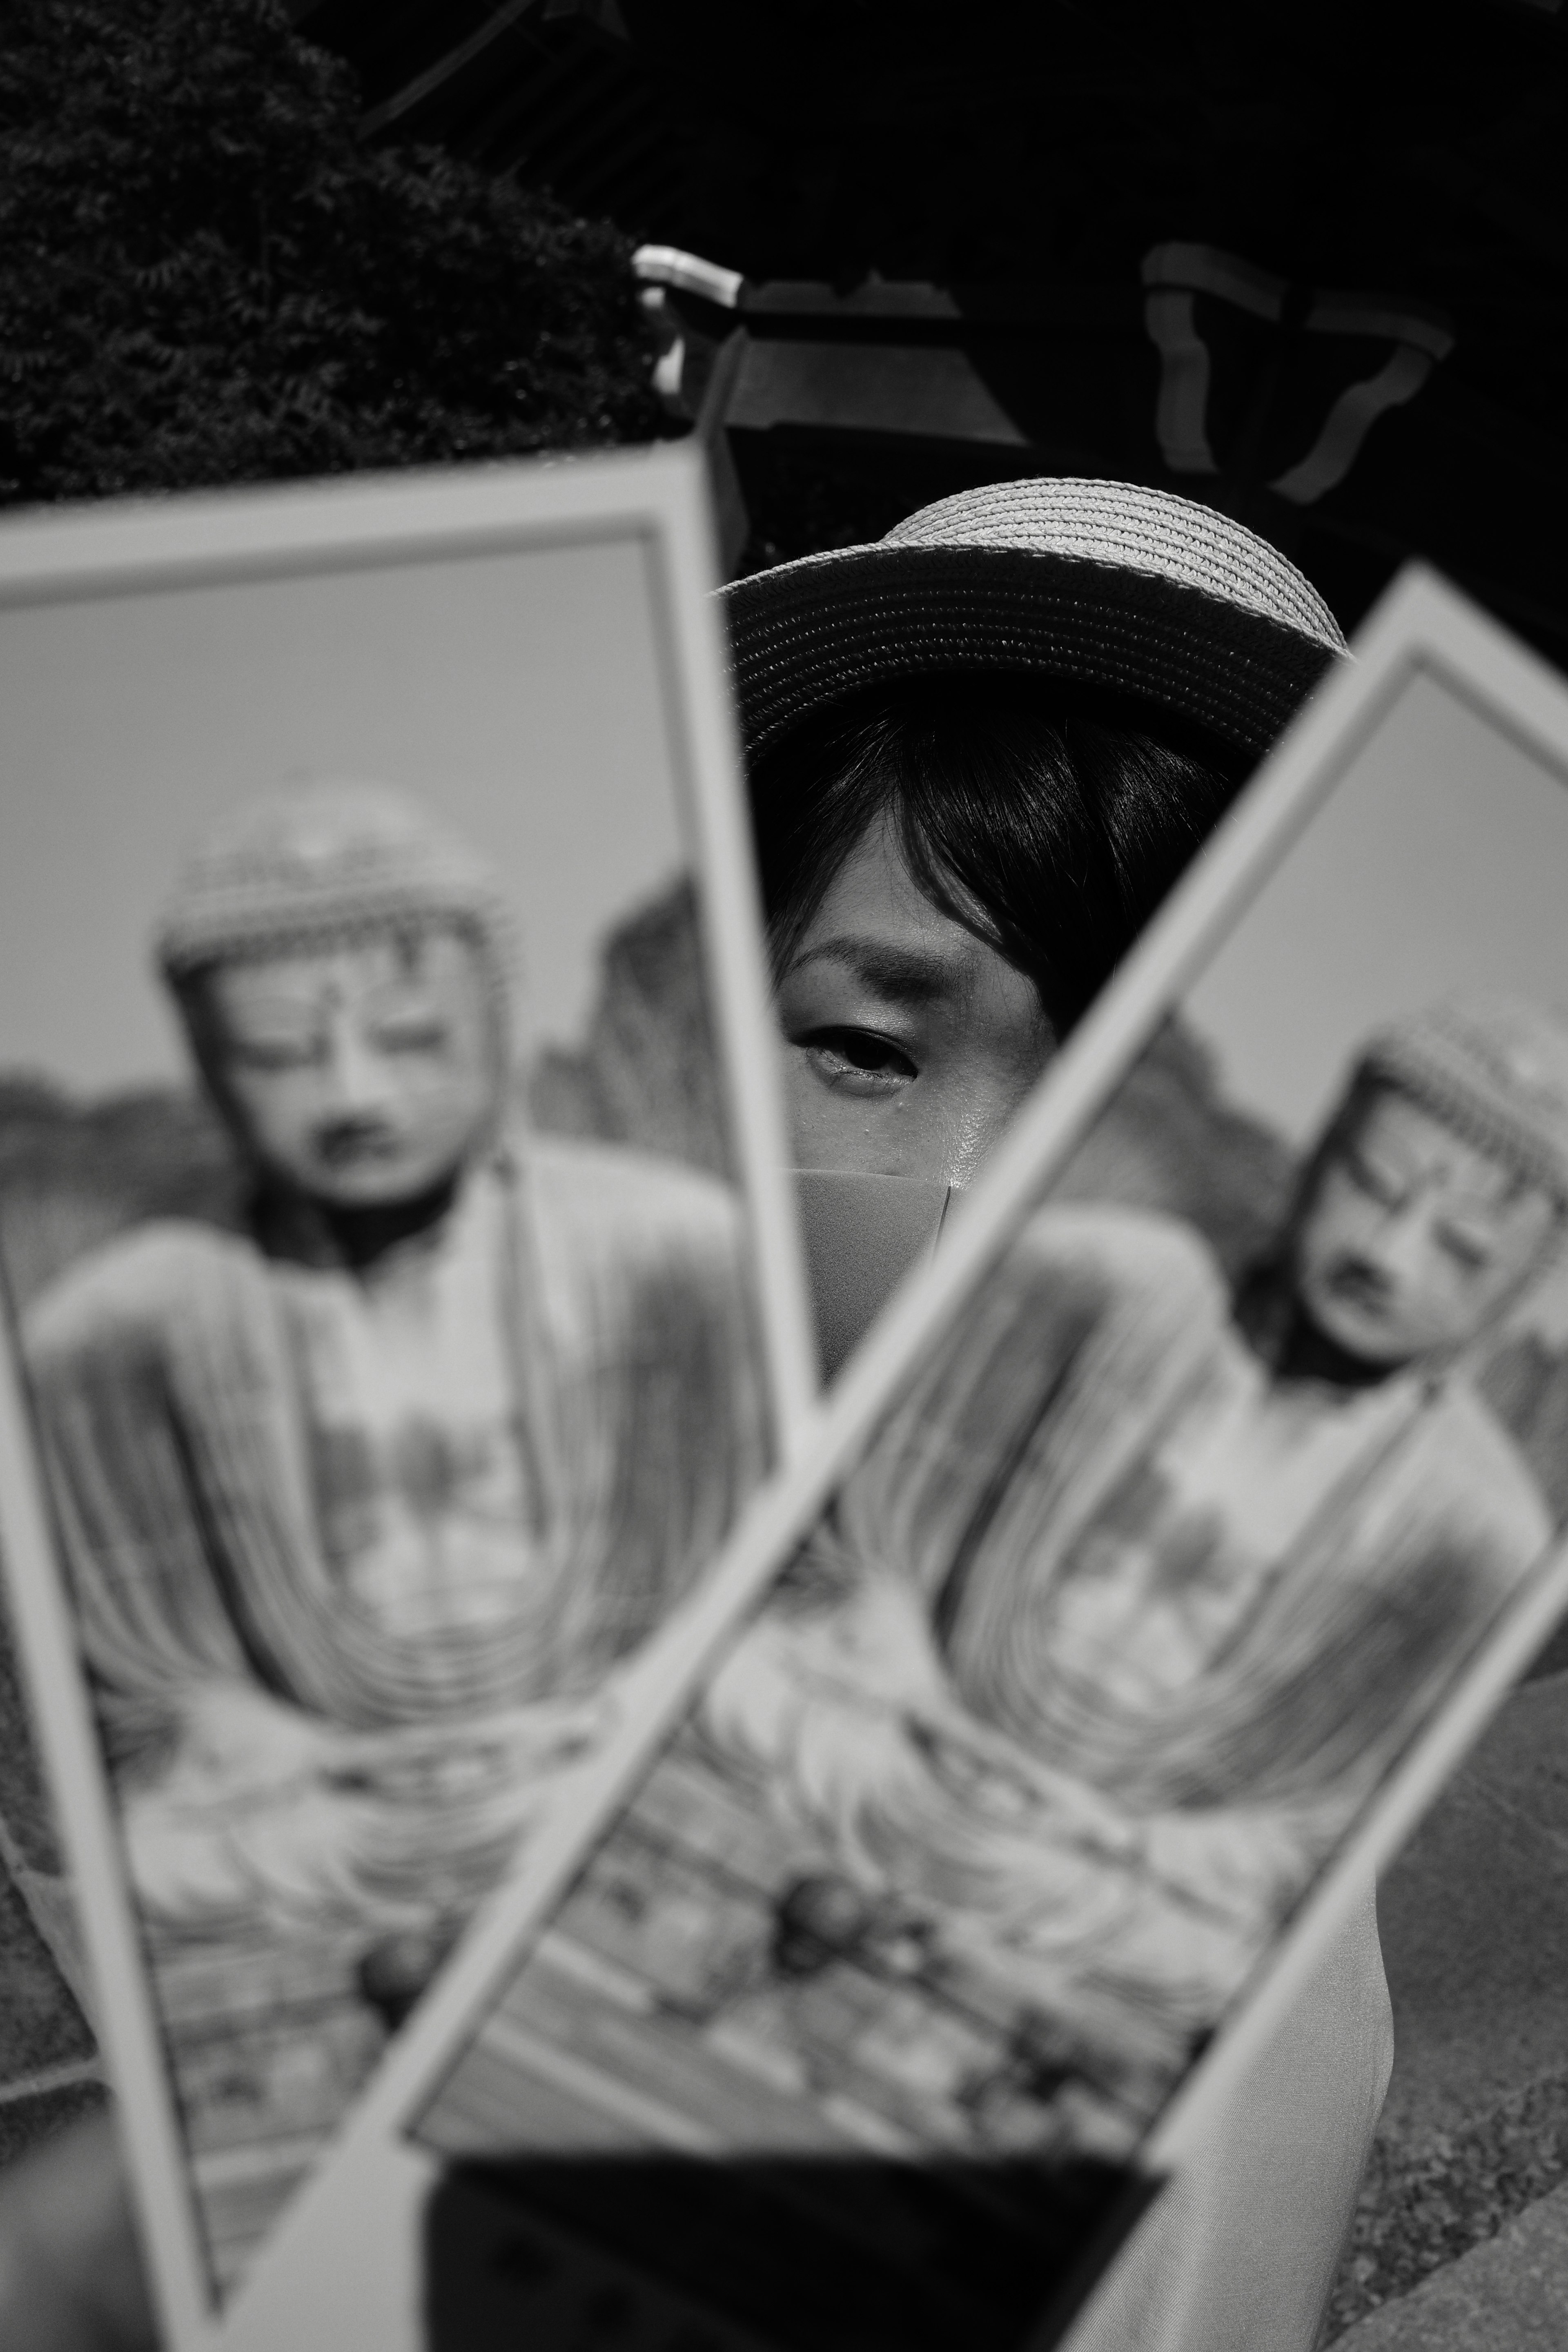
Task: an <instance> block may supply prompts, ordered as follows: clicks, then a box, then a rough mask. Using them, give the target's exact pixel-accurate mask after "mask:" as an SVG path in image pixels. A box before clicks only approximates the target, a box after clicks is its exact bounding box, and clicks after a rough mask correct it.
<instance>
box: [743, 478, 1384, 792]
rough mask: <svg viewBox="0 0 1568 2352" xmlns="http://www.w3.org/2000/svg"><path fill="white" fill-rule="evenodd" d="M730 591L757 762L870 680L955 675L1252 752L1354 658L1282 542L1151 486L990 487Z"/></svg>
mask: <svg viewBox="0 0 1568 2352" xmlns="http://www.w3.org/2000/svg"><path fill="white" fill-rule="evenodd" d="M722 594H723V602H724V609H725V614H726V617H727V619H728V622H729V626H730V639H731V653H732V656H733V676H734V681H735V687H736V692H737V698H738V701H739V705H740V715H741V722H742V733H743V736H744V739H745V742H746V747H747V751H748V752H749V754H750V755H751V756H752V758H755V757H756V756H757V755H758V754H760V753H762V752H764V751H767V750H768V749H769V748H770V747H771V746H772V745H773V744H774V743H776V742H779V741H781V740H783V739H784V737H785V736H786V735H787V734H788V733H789V732H790V730H792V729H794V728H795V727H796V726H797V725H799V724H800V722H801V721H802V720H803V719H806V718H809V717H810V716H811V715H812V714H813V713H814V712H815V711H817V710H822V709H829V708H831V707H832V706H833V705H834V704H836V703H838V702H842V701H844V700H845V699H846V698H848V697H849V696H851V695H854V694H855V693H857V692H858V690H859V689H861V688H869V687H874V686H887V685H889V684H897V683H898V682H900V681H905V680H912V679H916V678H920V677H931V676H932V675H938V674H945V675H948V676H953V677H956V676H969V677H975V676H983V677H984V676H989V677H997V676H1003V675H1008V676H1013V677H1020V676H1033V677H1040V678H1050V679H1056V680H1058V681H1060V682H1062V683H1064V684H1067V685H1068V686H1071V687H1073V688H1089V689H1093V690H1102V691H1105V692H1108V693H1110V694H1111V695H1114V696H1116V697H1118V698H1122V699H1124V700H1126V699H1130V700H1131V701H1132V702H1133V703H1135V704H1137V705H1139V706H1141V707H1142V709H1145V710H1147V711H1148V712H1150V713H1151V714H1152V716H1154V718H1155V719H1156V722H1157V721H1158V719H1159V716H1160V714H1164V715H1165V716H1166V717H1168V718H1169V719H1172V720H1174V721H1177V722H1180V723H1183V724H1193V725H1195V726H1196V727H1197V728H1199V729H1200V730H1202V732H1203V735H1204V737H1205V740H1208V741H1209V742H1212V743H1214V744H1216V745H1218V746H1223V747H1225V748H1226V751H1228V753H1229V754H1232V755H1234V754H1235V753H1236V752H1238V751H1239V752H1240V753H1242V754H1243V755H1244V756H1245V757H1246V758H1247V761H1249V762H1250V761H1257V760H1258V759H1259V758H1261V757H1262V755H1263V754H1264V753H1265V752H1266V751H1268V749H1269V748H1270V747H1271V746H1272V744H1273V743H1274V742H1275V741H1276V740H1277V739H1278V737H1279V731H1280V730H1281V728H1282V727H1284V726H1285V724H1286V723H1287V721H1288V720H1289V719H1290V718H1291V717H1292V716H1293V714H1294V713H1295V712H1296V711H1297V710H1298V709H1300V705H1301V703H1302V702H1303V700H1304V699H1305V698H1306V697H1307V695H1308V694H1309V693H1310V692H1311V690H1312V689H1313V688H1314V687H1315V686H1316V685H1317V684H1318V683H1319V682H1320V681H1321V678H1322V677H1323V676H1324V675H1325V673H1326V672H1327V671H1328V670H1329V669H1331V667H1332V666H1333V664H1334V663H1335V661H1336V660H1338V659H1339V658H1340V657H1341V656H1342V655H1343V654H1344V652H1345V641H1344V638H1343V636H1342V634H1341V631H1340V629H1339V626H1338V625H1337V623H1336V622H1335V620H1334V618H1333V615H1332V614H1331V612H1330V611H1329V608H1328V606H1327V605H1326V604H1324V602H1323V600H1322V598H1321V596H1320V595H1319V594H1318V593H1317V591H1316V589H1315V588H1314V587H1313V586H1312V584H1311V583H1310V581H1309V580H1307V579H1306V578H1305V577H1304V576H1303V575H1302V574H1301V573H1300V572H1298V570H1297V569H1296V567H1295V565H1294V564H1293V563H1291V562H1289V559H1288V558H1287V557H1285V556H1283V555H1281V554H1280V552H1279V550H1278V549H1277V548H1274V547H1271V546H1270V545H1269V544H1268V541H1266V540H1262V539H1259V538H1258V536H1257V535H1256V533H1255V532H1253V531H1250V530H1247V529H1245V528H1244V526H1243V525H1242V524H1240V523H1238V522H1235V521H1233V520H1232V519H1231V518H1230V517H1229V516H1228V515H1223V514H1219V513H1216V512H1215V509H1213V508H1211V507H1206V506H1202V505H1199V504H1197V503H1196V502H1195V501H1194V500H1193V499H1182V498H1176V497H1173V495H1171V493H1170V492H1168V491H1165V490H1152V489H1146V488H1143V487H1142V485H1141V484H1138V483H1134V482H1111V481H1100V480H1080V479H1078V478H1072V477H1056V476H1049V477H1045V478H1039V479H1036V480H1020V481H1007V482H990V483H984V484H982V485H981V486H979V487H978V488H971V489H966V490H959V491H956V492H955V493H954V494H953V495H952V497H951V498H945V499H938V500H937V501H936V502H935V504H933V505H931V506H927V507H922V508H921V509H920V511H919V512H918V513H917V514H913V515H910V517H909V518H908V520H906V521H903V522H900V523H898V524H896V525H895V526H894V528H893V529H892V530H890V531H889V533H888V534H887V536H886V538H884V539H880V540H877V541H871V542H868V543H867V544H864V545H861V546H858V547H843V548H837V549H833V550H829V551H824V552H821V553H818V554H816V555H805V556H800V557H797V558H796V559H795V561H794V562H789V563H780V564H775V565H773V567H772V568H771V569H770V570H768V571H764V572H752V573H751V574H749V575H748V576H747V577H745V578H743V579H741V580H736V581H731V583H730V585H729V586H728V587H727V588H726V589H725V590H724V591H723V592H722Z"/></svg>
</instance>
